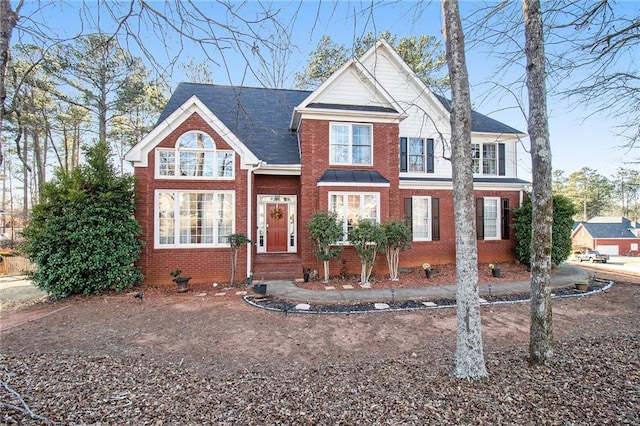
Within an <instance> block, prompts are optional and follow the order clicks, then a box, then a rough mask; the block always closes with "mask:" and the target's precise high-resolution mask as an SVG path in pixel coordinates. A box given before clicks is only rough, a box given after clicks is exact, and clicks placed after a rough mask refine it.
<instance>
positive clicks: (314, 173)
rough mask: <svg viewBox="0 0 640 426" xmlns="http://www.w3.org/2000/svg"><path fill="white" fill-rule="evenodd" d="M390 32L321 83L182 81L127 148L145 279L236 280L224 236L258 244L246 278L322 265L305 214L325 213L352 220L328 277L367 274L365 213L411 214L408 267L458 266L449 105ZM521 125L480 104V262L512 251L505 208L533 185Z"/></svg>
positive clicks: (241, 264) (476, 138)
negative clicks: (361, 227) (522, 170)
mask: <svg viewBox="0 0 640 426" xmlns="http://www.w3.org/2000/svg"><path fill="white" fill-rule="evenodd" d="M449 107H450V103H449V101H447V100H446V99H444V98H442V97H439V96H436V95H434V94H433V93H431V91H430V90H429V89H428V88H427V87H426V86H425V85H424V84H423V82H422V81H420V79H419V78H417V77H416V75H415V74H414V73H413V72H412V71H411V70H410V69H409V67H408V66H407V65H406V64H405V63H404V62H403V61H402V59H401V58H400V57H399V56H398V54H397V53H396V52H395V51H394V50H393V48H392V47H390V46H389V45H388V44H387V43H386V42H385V41H380V42H378V43H377V44H376V46H374V47H373V48H371V49H370V50H369V51H368V52H367V53H365V54H364V55H363V56H362V57H361V58H359V59H352V60H351V61H349V62H348V63H347V64H345V65H344V66H343V67H342V68H341V69H340V70H338V71H337V72H336V73H335V74H334V75H333V76H331V77H330V78H329V79H328V80H327V81H326V82H324V83H323V84H322V85H321V86H320V87H319V88H318V89H316V90H315V91H298V90H281V89H259V88H250V87H232V86H217V85H206V84H192V83H181V84H180V85H179V86H178V87H177V88H176V90H175V92H174V93H173V95H172V96H171V98H170V100H169V102H168V103H167V105H166V107H165V109H164V111H163V112H162V114H161V116H160V118H159V120H158V124H157V125H156V127H155V128H154V129H153V130H152V131H151V132H150V133H149V134H148V135H147V136H146V137H145V138H144V139H142V140H141V141H140V142H139V143H138V144H137V145H136V146H135V147H134V148H133V149H132V150H131V151H130V152H129V153H128V154H127V157H126V158H127V159H128V160H129V161H131V162H132V163H133V165H134V167H135V175H136V177H137V178H138V184H137V194H138V201H137V212H136V218H137V219H138V221H139V222H140V224H141V225H142V229H143V235H142V238H143V239H144V240H145V241H146V246H145V247H144V248H143V253H142V257H141V260H140V262H139V263H140V265H141V267H142V268H143V271H144V273H145V276H146V281H147V282H158V281H160V282H162V281H163V280H164V281H165V282H168V281H169V278H170V277H169V275H168V274H169V271H171V270H173V269H176V268H180V269H182V270H183V271H184V273H185V274H188V275H190V276H192V277H193V278H192V280H193V281H195V282H197V281H198V280H201V281H204V282H213V281H222V282H225V281H228V279H229V270H230V267H229V248H228V245H227V243H226V236H227V235H229V234H231V233H244V234H246V235H247V237H249V238H250V239H251V240H253V241H254V242H255V244H254V245H253V246H250V247H244V248H242V251H241V253H240V256H239V260H238V271H240V276H242V275H243V274H244V271H246V273H247V274H249V272H251V271H252V272H254V277H255V278H256V279H261V278H266V279H269V278H297V277H302V271H303V268H304V269H306V268H310V269H321V266H322V263H321V262H319V261H318V260H317V259H316V258H315V256H314V252H313V246H312V244H311V241H310V239H309V235H308V232H307V228H306V224H307V222H308V221H309V219H310V218H311V216H312V215H313V213H314V212H316V211H334V212H336V213H337V214H338V217H339V218H340V220H341V221H342V223H343V228H344V238H343V241H342V242H341V243H344V244H345V250H344V252H343V253H342V256H341V260H335V261H332V262H331V274H338V273H341V272H344V271H349V272H354V273H358V272H359V271H360V264H359V261H358V260H357V257H356V254H355V250H353V248H351V247H350V246H349V244H348V241H347V235H348V230H349V227H350V226H352V225H353V224H355V223H356V222H357V221H358V220H360V219H361V218H369V219H374V220H376V221H378V222H383V221H386V220H388V219H390V218H399V219H403V220H405V221H406V222H407V224H409V225H410V227H411V229H412V233H413V242H412V247H413V248H412V250H409V251H406V252H404V253H403V254H402V255H401V259H400V261H401V265H403V266H407V267H415V266H418V265H421V264H422V263H424V262H429V263H431V264H432V265H437V264H445V263H454V262H455V236H454V214H453V193H452V179H451V164H450V162H449V161H448V160H447V159H446V157H447V156H448V155H449V152H450V149H449V139H450V134H451V132H450V124H449V109H448V108H449ZM522 136H524V135H523V133H522V132H520V131H518V130H516V129H513V128H511V127H509V126H507V125H505V124H502V123H500V122H498V121H496V120H493V119H491V118H489V117H487V116H484V115H482V114H479V113H477V112H473V114H472V143H473V158H472V159H470V161H469V166H470V167H473V170H474V189H475V197H476V207H477V212H478V213H477V229H478V253H479V261H480V262H487V263H488V262H501V261H509V260H514V254H513V247H514V245H515V239H514V235H513V232H512V231H511V229H510V224H511V220H512V217H511V216H512V215H511V213H510V209H511V208H513V207H517V206H519V205H520V203H521V200H522V198H523V196H524V190H525V187H526V186H528V182H526V181H524V180H521V179H519V178H518V175H517V154H516V153H517V145H518V143H519V140H520V138H521V137H522ZM379 259H380V260H379V261H378V263H377V266H376V269H375V270H376V271H377V272H379V273H386V264H385V260H384V256H379Z"/></svg>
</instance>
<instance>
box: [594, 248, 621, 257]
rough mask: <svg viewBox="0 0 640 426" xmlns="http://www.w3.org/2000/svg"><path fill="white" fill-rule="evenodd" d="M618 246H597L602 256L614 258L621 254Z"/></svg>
mask: <svg viewBox="0 0 640 426" xmlns="http://www.w3.org/2000/svg"><path fill="white" fill-rule="evenodd" d="M619 249H620V248H619V247H618V246H596V250H597V251H599V252H600V253H602V254H608V255H612V256H617V255H618V254H619V253H620V252H619Z"/></svg>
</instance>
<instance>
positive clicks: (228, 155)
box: [156, 131, 234, 179]
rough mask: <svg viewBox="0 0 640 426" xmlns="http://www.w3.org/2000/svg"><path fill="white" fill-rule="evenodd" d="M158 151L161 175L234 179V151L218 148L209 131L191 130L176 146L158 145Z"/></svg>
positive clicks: (158, 165) (158, 170) (158, 167)
mask: <svg viewBox="0 0 640 426" xmlns="http://www.w3.org/2000/svg"><path fill="white" fill-rule="evenodd" d="M156 152H157V161H156V163H157V173H156V174H157V176H158V177H171V178H185V179H197V178H204V179H233V175H234V170H233V164H234V155H233V151H230V150H217V149H216V145H215V142H214V141H213V139H212V138H211V136H209V135H207V134H206V133H203V132H199V131H191V132H187V133H185V134H183V135H182V136H180V138H178V141H177V142H176V147H175V148H174V149H170V148H169V149H167V148H158V149H157V150H156Z"/></svg>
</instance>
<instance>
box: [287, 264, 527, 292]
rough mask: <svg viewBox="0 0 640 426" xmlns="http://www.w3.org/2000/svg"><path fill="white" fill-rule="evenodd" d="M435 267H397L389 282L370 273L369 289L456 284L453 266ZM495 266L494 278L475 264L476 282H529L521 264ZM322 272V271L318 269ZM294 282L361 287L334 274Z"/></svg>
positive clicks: (304, 285)
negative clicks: (429, 272)
mask: <svg viewBox="0 0 640 426" xmlns="http://www.w3.org/2000/svg"><path fill="white" fill-rule="evenodd" d="M432 267H433V268H434V269H435V270H436V273H435V275H434V276H433V277H431V278H427V277H426V274H425V272H424V270H423V269H422V268H421V267H416V268H411V269H400V273H399V274H398V278H399V281H390V280H389V275H388V274H386V275H372V276H371V280H370V281H371V288H407V287H424V286H438V285H450V284H455V283H456V265H455V264H446V265H432ZM495 267H496V268H500V269H501V271H502V276H501V277H500V278H496V277H493V276H492V274H491V270H490V269H489V266H488V264H486V263H485V264H480V265H478V281H479V282H480V283H481V284H488V283H491V284H499V283H501V282H513V281H528V280H529V279H530V272H529V270H528V269H527V267H526V266H525V265H523V264H521V263H496V264H495ZM320 273H321V274H322V272H320ZM296 285H297V286H298V287H301V288H305V289H308V290H325V287H326V286H333V287H335V289H336V290H343V286H344V285H351V286H353V289H361V288H362V287H361V286H360V275H349V276H344V277H340V276H334V277H330V280H329V283H328V284H325V283H323V282H322V277H320V278H314V279H312V280H310V281H309V282H297V283H296Z"/></svg>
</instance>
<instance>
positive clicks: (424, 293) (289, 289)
mask: <svg viewBox="0 0 640 426" xmlns="http://www.w3.org/2000/svg"><path fill="white" fill-rule="evenodd" d="M588 276H589V274H588V273H587V272H586V271H584V270H583V269H580V268H577V267H575V266H571V265H567V264H562V265H560V266H559V267H558V268H556V270H555V271H554V272H553V274H551V285H550V287H551V288H561V287H567V286H570V285H571V284H572V283H573V282H575V280H577V279H579V278H587V277H588ZM266 284H267V294H270V295H272V296H276V297H281V298H284V299H288V300H295V301H300V302H316V303H322V302H328V303H330V302H386V301H391V300H421V299H433V298H451V299H455V297H456V286H455V284H451V285H440V286H426V287H415V288H396V289H389V288H384V289H375V288H372V289H361V290H307V289H303V288H300V287H297V286H296V285H295V283H294V282H292V281H286V280H278V281H267V282H266ZM530 286H531V283H530V281H517V282H501V283H497V284H481V285H480V295H481V296H483V295H489V294H493V295H501V294H516V293H529V291H530Z"/></svg>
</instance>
